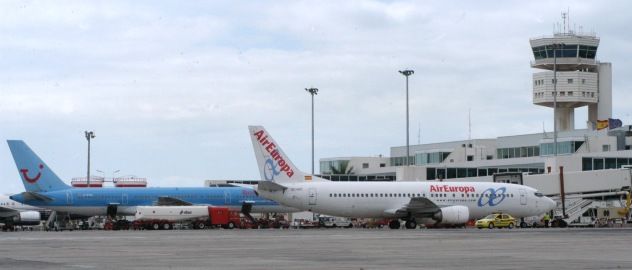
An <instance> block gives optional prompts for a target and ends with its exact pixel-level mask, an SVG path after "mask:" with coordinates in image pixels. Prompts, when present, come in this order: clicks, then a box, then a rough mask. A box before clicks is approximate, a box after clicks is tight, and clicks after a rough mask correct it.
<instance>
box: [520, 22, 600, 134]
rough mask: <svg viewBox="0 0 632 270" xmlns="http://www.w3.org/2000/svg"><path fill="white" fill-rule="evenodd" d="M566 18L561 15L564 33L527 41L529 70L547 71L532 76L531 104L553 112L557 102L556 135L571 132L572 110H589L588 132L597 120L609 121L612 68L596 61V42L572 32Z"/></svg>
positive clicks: (597, 40) (594, 39)
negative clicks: (555, 82) (581, 108)
mask: <svg viewBox="0 0 632 270" xmlns="http://www.w3.org/2000/svg"><path fill="white" fill-rule="evenodd" d="M567 15H568V14H567V13H562V18H563V19H564V30H563V31H559V30H558V31H555V32H554V34H553V36H546V37H538V38H533V39H531V40H529V42H530V43H531V49H532V50H533V56H534V58H535V61H534V62H531V67H533V68H538V69H543V70H546V71H543V72H537V73H534V74H533V104H536V105H540V106H546V107H550V108H553V107H554V100H555V101H556V102H555V103H556V104H555V113H554V115H555V126H556V128H557V130H559V131H566V130H573V129H574V128H575V108H579V107H583V106H588V122H589V124H588V128H589V129H595V126H596V123H597V120H606V119H608V118H610V117H612V64H611V63H605V62H599V61H596V60H595V56H596V55H597V48H598V47H599V38H598V37H597V36H596V35H595V34H594V33H592V34H585V33H581V32H580V33H576V32H575V31H573V30H571V29H570V27H567V20H566V19H567ZM568 26H570V23H568ZM554 52H555V55H554ZM554 70H556V72H555V73H556V74H554ZM554 77H557V82H558V84H557V86H556V87H555V88H556V91H554V79H553V78H554ZM555 92H557V96H556V97H555V98H554V93H555Z"/></svg>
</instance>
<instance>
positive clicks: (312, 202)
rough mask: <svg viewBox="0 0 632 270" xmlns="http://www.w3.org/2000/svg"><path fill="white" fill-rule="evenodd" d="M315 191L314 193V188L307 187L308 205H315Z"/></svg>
mask: <svg viewBox="0 0 632 270" xmlns="http://www.w3.org/2000/svg"><path fill="white" fill-rule="evenodd" d="M317 195H318V194H317V193H316V188H313V187H311V188H309V189H307V197H308V200H309V205H316V198H317Z"/></svg>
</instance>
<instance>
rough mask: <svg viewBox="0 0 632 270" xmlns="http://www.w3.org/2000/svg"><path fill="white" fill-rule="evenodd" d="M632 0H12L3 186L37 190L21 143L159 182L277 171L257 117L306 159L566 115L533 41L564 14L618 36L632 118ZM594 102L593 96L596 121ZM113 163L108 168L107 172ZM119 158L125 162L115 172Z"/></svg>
mask: <svg viewBox="0 0 632 270" xmlns="http://www.w3.org/2000/svg"><path fill="white" fill-rule="evenodd" d="M631 9H632V2H629V1H554V2H551V1H63V0H62V1H10V0H9V1H2V2H0V141H3V143H2V144H1V146H0V183H2V184H1V185H0V193H17V192H21V191H23V190H24V187H23V185H22V183H21V181H20V180H19V179H20V178H19V175H18V173H17V169H16V167H15V163H14V162H13V159H12V157H11V154H10V151H9V148H8V146H7V145H6V143H4V141H6V140H8V139H20V140H24V141H26V143H27V144H29V146H30V147H31V148H32V149H33V150H34V151H35V152H37V153H38V154H39V156H40V157H42V158H43V159H44V161H45V162H46V163H47V164H48V166H49V167H50V168H52V169H53V170H54V171H55V172H56V173H57V175H59V176H60V177H61V178H62V179H64V180H65V181H66V182H70V179H71V178H73V177H81V176H85V175H86V165H87V140H86V139H85V136H84V131H86V130H88V131H94V132H95V134H96V137H95V138H94V139H93V140H92V141H91V168H92V174H93V175H100V176H106V177H108V178H109V177H112V176H116V177H122V176H135V177H145V178H147V179H148V181H149V184H150V185H151V186H202V185H203V183H204V180H205V179H260V175H259V173H258V169H257V165H256V161H255V158H254V154H253V151H252V144H251V141H250V137H249V135H248V131H247V130H248V128H247V126H248V125H263V126H265V127H266V129H267V130H268V131H269V132H270V133H271V134H272V135H273V136H274V138H275V139H276V141H277V142H278V143H280V144H281V146H282V148H283V150H284V151H285V153H286V154H287V155H288V156H289V157H290V158H291V159H292V160H293V161H294V163H295V164H296V165H297V166H298V167H299V168H301V169H302V170H304V171H310V170H311V166H310V162H311V97H310V95H309V93H307V92H306V91H305V88H311V87H316V88H318V89H319V92H318V95H316V96H315V97H314V98H315V109H314V110H315V158H316V171H318V159H320V158H331V157H349V156H377V155H384V156H388V155H389V152H390V147H392V146H401V145H405V144H406V120H405V119H406V118H405V115H406V114H405V112H406V110H405V106H406V96H405V95H406V91H405V78H404V76H402V75H401V74H399V73H398V70H403V69H413V70H414V71H415V74H414V75H412V76H411V77H410V85H409V91H410V97H409V104H410V137H411V144H416V143H418V142H419V141H421V143H434V142H445V141H453V140H463V139H467V138H468V135H469V132H468V111H471V137H472V138H495V137H498V136H507V135H517V134H527V133H538V132H542V130H543V128H544V129H545V130H547V131H551V130H552V129H553V121H552V119H553V117H552V110H551V109H548V108H545V107H541V106H536V105H533V101H532V83H531V76H532V73H533V72H535V71H536V70H534V69H532V68H531V67H530V61H533V55H532V53H531V49H530V46H529V39H530V38H534V37H540V36H545V35H552V34H553V31H554V26H555V24H556V23H560V24H561V22H562V19H561V15H560V14H561V12H562V11H567V10H570V25H571V26H572V27H573V28H574V29H576V30H579V29H580V26H581V29H583V31H584V32H595V33H596V34H597V36H598V37H600V38H601V43H600V46H599V50H598V52H597V59H598V60H600V61H604V62H612V65H613V74H612V76H613V116H614V117H615V118H620V119H622V120H623V123H624V124H630V123H631V122H632V116H631V114H632V107H631V106H630V105H629V104H630V100H632V91H631V90H632V89H631V88H632V76H629V74H630V71H632V59H631V58H632V49H631V48H632V34H631V32H630V31H629V29H627V27H629V26H630V25H632V16H629V12H628V11H629V10H631ZM586 114H587V110H586V108H585V107H584V108H582V109H578V110H576V117H575V118H576V127H578V128H580V127H584V126H585V124H584V123H585V122H586V118H587V117H586ZM97 170H99V171H101V172H97ZM115 171H118V173H114V172H115Z"/></svg>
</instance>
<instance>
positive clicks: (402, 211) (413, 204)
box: [387, 197, 441, 217]
mask: <svg viewBox="0 0 632 270" xmlns="http://www.w3.org/2000/svg"><path fill="white" fill-rule="evenodd" d="M440 209H441V208H440V207H439V206H438V205H436V204H435V203H433V202H432V201H431V200H429V199H428V198H425V197H414V198H411V199H410V202H408V203H407V204H405V205H403V206H402V207H401V208H398V209H391V210H387V212H389V213H392V214H398V215H401V216H407V215H408V213H411V215H412V216H414V217H428V216H432V215H433V214H434V213H436V212H437V211H439V210H440Z"/></svg>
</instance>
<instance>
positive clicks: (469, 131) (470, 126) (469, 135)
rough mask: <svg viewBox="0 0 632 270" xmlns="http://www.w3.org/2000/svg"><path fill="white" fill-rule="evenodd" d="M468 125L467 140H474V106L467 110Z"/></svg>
mask: <svg viewBox="0 0 632 270" xmlns="http://www.w3.org/2000/svg"><path fill="white" fill-rule="evenodd" d="M467 125H468V135H467V140H468V141H471V140H472V108H468V112H467Z"/></svg>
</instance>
